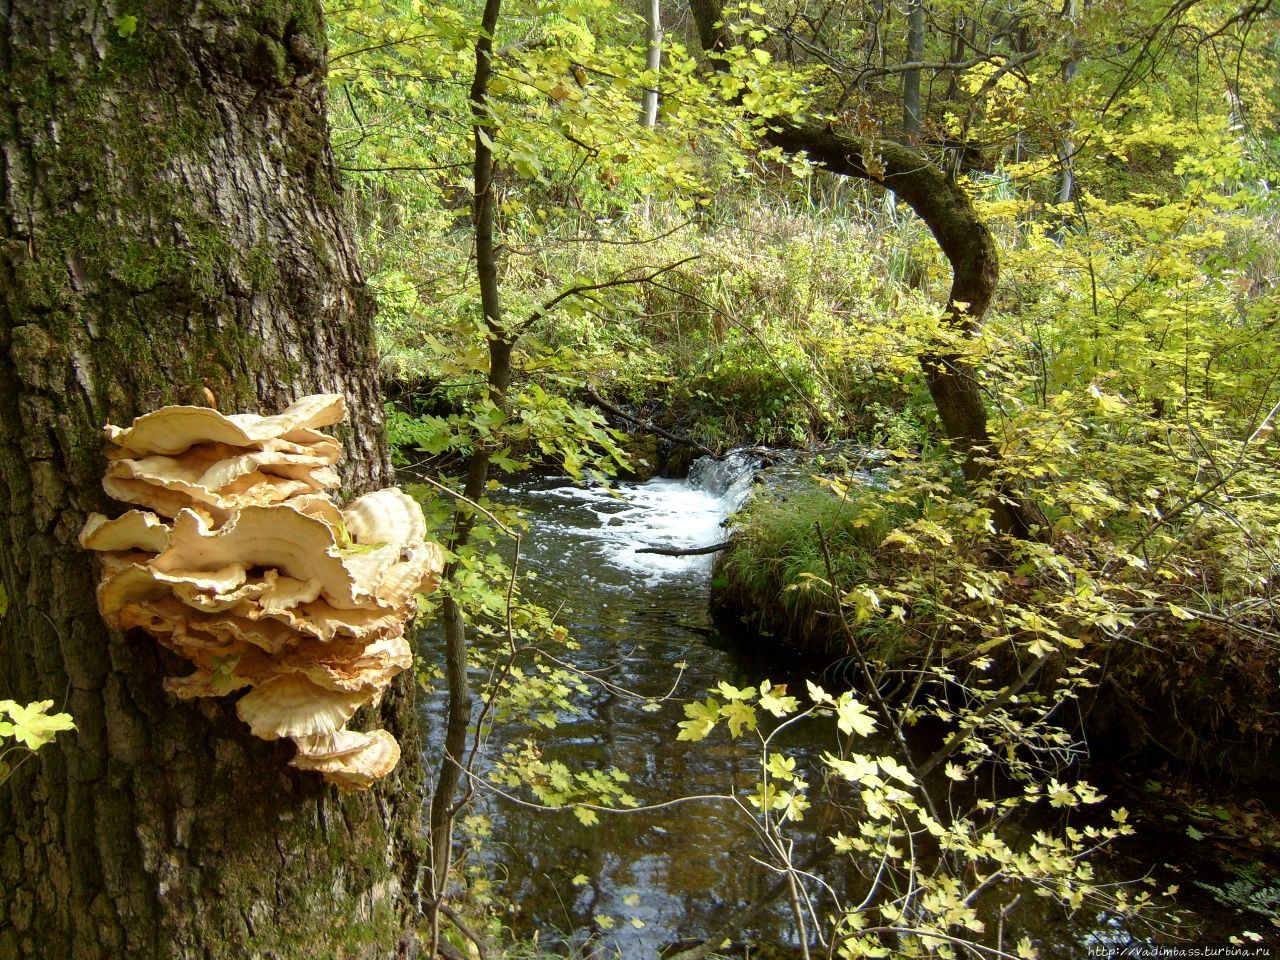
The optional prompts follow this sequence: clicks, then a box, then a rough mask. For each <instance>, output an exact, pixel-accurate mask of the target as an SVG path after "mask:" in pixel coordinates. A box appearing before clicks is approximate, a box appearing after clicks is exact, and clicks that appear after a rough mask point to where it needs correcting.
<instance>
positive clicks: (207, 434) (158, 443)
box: [105, 393, 346, 456]
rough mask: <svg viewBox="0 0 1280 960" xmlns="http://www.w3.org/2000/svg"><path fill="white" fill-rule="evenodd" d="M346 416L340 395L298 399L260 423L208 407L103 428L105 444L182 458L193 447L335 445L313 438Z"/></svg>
mask: <svg viewBox="0 0 1280 960" xmlns="http://www.w3.org/2000/svg"><path fill="white" fill-rule="evenodd" d="M345 416H346V401H345V400H344V399H343V397H342V395H341V394H337V393H320V394H315V395H313V396H309V397H302V398H301V399H300V400H296V401H295V402H294V403H292V404H290V405H289V406H288V407H286V408H285V410H284V411H283V412H282V413H278V414H276V415H275V416H273V417H261V416H257V415H256V414H251V413H236V414H225V413H219V412H218V411H217V410H214V409H212V408H211V407H183V406H170V407H161V408H160V409H159V410H154V411H152V412H151V413H148V414H144V415H143V416H141V417H138V418H137V419H136V420H134V421H133V425H132V426H130V427H116V426H112V425H111V424H108V425H107V426H106V428H105V433H106V435H107V439H108V440H110V441H111V442H112V443H115V444H118V445H119V446H121V447H123V448H124V449H126V450H129V451H131V452H132V453H134V454H138V455H141V456H148V455H150V454H155V453H159V454H165V455H168V456H172V455H173V454H177V453H182V452H183V451H184V450H187V449H188V448H190V447H191V446H193V445H194V444H197V443H210V442H211V443H226V444H231V445H233V446H237V447H252V446H257V445H260V444H263V443H265V442H266V441H270V440H285V441H289V442H294V443H303V444H306V443H308V442H309V441H314V440H315V439H316V438H323V439H324V440H325V441H327V442H328V443H336V441H334V440H333V439H332V438H330V437H325V436H324V435H323V434H317V433H316V432H315V428H316V427H327V426H330V425H331V424H334V423H338V422H339V421H341V420H342V419H343V418H344V417H345Z"/></svg>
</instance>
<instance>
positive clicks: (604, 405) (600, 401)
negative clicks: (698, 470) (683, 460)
mask: <svg viewBox="0 0 1280 960" xmlns="http://www.w3.org/2000/svg"><path fill="white" fill-rule="evenodd" d="M587 397H588V398H589V399H590V400H591V402H592V403H594V404H595V405H596V406H597V407H599V408H600V409H601V410H603V411H604V412H605V413H612V414H613V415H614V416H615V417H620V418H622V419H623V420H627V421H630V422H631V423H634V424H635V425H636V426H637V427H639V428H640V429H641V430H644V431H646V432H648V433H653V434H657V435H658V436H660V437H663V438H664V439H667V440H670V441H671V442H672V443H679V444H683V445H684V446H686V447H693V449H695V450H697V451H698V452H699V453H701V454H703V455H705V456H708V457H714V456H715V455H716V452H715V451H714V450H712V449H711V448H710V447H704V446H703V445H702V444H700V443H698V441H696V440H690V439H689V438H688V437H681V436H679V435H677V434H674V433H670V432H668V431H666V430H663V429H662V428H661V427H655V426H654V425H653V424H652V423H650V422H649V421H648V420H641V419H640V418H639V417H636V416H633V415H632V414H629V413H627V412H625V411H623V410H619V409H618V408H617V407H615V406H614V405H613V404H611V403H610V402H609V401H608V400H606V399H605V398H604V397H602V396H600V394H598V393H596V392H595V391H594V390H592V389H591V388H590V387H588V388H587Z"/></svg>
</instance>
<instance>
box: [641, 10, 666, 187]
mask: <svg viewBox="0 0 1280 960" xmlns="http://www.w3.org/2000/svg"><path fill="white" fill-rule="evenodd" d="M644 11H645V12H644V16H645V32H644V42H645V63H644V66H645V69H646V70H648V71H650V72H651V73H652V74H653V75H654V77H655V79H654V82H653V86H652V87H650V88H649V89H647V90H645V92H644V105H643V106H642V107H641V109H640V125H641V126H642V127H646V128H648V129H652V128H654V127H656V126H657V125H658V81H657V79H656V78H657V76H658V71H659V70H661V69H662V0H648V2H647V3H646V4H645V8H644ZM645 202H646V203H648V200H647V199H646V201H645Z"/></svg>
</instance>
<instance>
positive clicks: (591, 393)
mask: <svg viewBox="0 0 1280 960" xmlns="http://www.w3.org/2000/svg"><path fill="white" fill-rule="evenodd" d="M587 397H588V398H589V399H590V400H591V402H592V403H594V404H595V405H596V406H597V407H599V408H600V409H601V410H603V411H604V412H605V413H612V414H613V415H614V416H615V417H619V418H621V419H623V420H626V421H628V422H630V423H634V424H635V425H636V426H637V427H639V428H640V429H642V430H644V431H646V432H648V433H653V434H657V435H658V436H659V437H662V438H664V439H666V440H670V441H671V442H672V443H679V444H681V445H683V446H686V447H693V449H695V450H697V451H698V452H699V453H701V454H703V455H705V456H708V457H714V456H715V455H716V454H715V451H714V450H711V449H710V448H708V447H704V446H703V445H702V444H700V443H698V441H696V440H690V439H689V438H688V437H681V436H678V435H677V434H674V433H671V432H669V431H667V430H663V429H662V428H661V427H657V426H654V425H653V424H652V423H650V422H649V421H647V420H641V419H640V418H639V417H636V416H633V415H632V414H629V413H625V412H624V411H622V410H619V409H618V408H617V407H615V406H614V405H613V404H611V403H610V402H609V401H607V400H605V399H604V398H603V397H602V396H600V394H598V393H596V391H595V390H593V389H592V388H591V387H588V388H587ZM640 552H642V553H643V552H645V551H640Z"/></svg>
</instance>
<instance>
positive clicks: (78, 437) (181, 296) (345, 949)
mask: <svg viewBox="0 0 1280 960" xmlns="http://www.w3.org/2000/svg"><path fill="white" fill-rule="evenodd" d="M125 9H128V10H129V11H131V13H132V15H129V16H126V15H123V13H122V14H121V15H120V16H114V17H113V16H112V15H111V13H109V12H108V11H109V10H113V11H123V10H125ZM324 49H325V34H324V26H323V23H322V21H321V17H320V12H319V3H318V2H314V0H293V2H279V3H271V4H259V3H256V2H253V0H218V2H204V3H195V2H172V0H150V2H144V3H135V4H132V5H128V6H127V7H125V6H124V5H120V6H116V5H103V4H98V3H90V2H87V0H79V2H77V0H41V2H39V3H32V2H27V3H17V4H15V3H13V2H12V0H0V71H2V72H3V82H2V83H0V104H2V105H3V120H4V126H3V129H2V130H0V164H2V165H0V190H2V191H3V207H2V210H3V213H0V576H2V577H3V581H4V585H5V587H6V589H7V590H8V591H9V593H10V595H11V596H12V598H13V603H12V607H11V609H10V611H9V614H8V618H7V619H6V621H5V622H4V624H3V625H2V626H0V629H2V630H3V631H4V633H3V643H0V697H12V698H14V699H16V700H19V701H28V700H36V699H52V700H54V701H55V702H57V704H58V705H59V707H65V709H67V710H68V711H69V712H70V713H71V714H72V715H73V716H74V717H75V720H76V723H77V731H76V732H75V733H74V734H64V735H62V736H61V737H59V738H58V740H57V741H56V742H55V743H54V744H53V745H50V746H48V747H46V748H45V749H43V750H41V751H40V752H39V753H38V754H37V755H36V756H35V757H33V758H32V759H31V761H29V762H28V763H26V764H24V765H23V766H22V768H20V769H19V771H18V772H17V773H16V774H15V776H14V777H13V778H12V779H11V780H10V781H9V784H8V786H7V789H5V790H4V791H0V892H2V896H0V960H17V958H36V957H40V958H46V957H58V958H64V957H65V958H74V960H99V958H101V960H107V958H120V957H126V956H127V957H130V958H135V960H147V958H157V960H160V958H164V960H170V958H182V960H186V958H215V957H217V958H225V957H268V956H269V957H272V958H275V960H286V958H295V957H296V958H304V957H305V958H312V957H360V958H364V957H370V958H373V957H379V958H382V957H393V956H397V955H401V956H404V955H411V954H412V953H413V951H414V940H413V938H412V936H411V935H408V934H407V933H406V931H407V929H408V926H407V924H408V922H409V920H410V919H411V918H412V912H411V903H410V901H411V900H412V897H413V896H414V891H415V888H416V882H415V881H416V874H417V872H418V867H417V864H418V862H419V860H420V856H419V853H418V849H417V840H416V837H417V816H418V802H417V801H418V797H419V796H420V793H421V787H420V781H421V769H420V764H419V763H418V761H417V758H418V756H419V755H420V750H419V747H418V744H417V743H416V739H415V737H416V727H415V724H414V713H413V704H412V686H411V683H410V682H408V679H407V677H406V678H404V682H402V683H400V684H398V685H397V686H396V687H395V688H394V689H393V691H392V692H391V693H390V694H389V695H388V696H387V697H386V698H384V700H383V703H382V705H381V708H380V714H381V716H380V717H379V718H378V722H379V723H380V724H385V725H387V726H388V727H389V728H390V729H391V730H392V732H393V733H395V734H396V735H397V737H398V739H399V740H400V742H401V745H402V747H403V759H402V761H401V766H400V769H399V771H398V773H397V775H396V776H395V777H394V778H392V779H391V780H390V782H384V783H383V784H382V785H380V786H379V787H378V788H377V789H375V790H374V791H371V792H369V793H365V794H359V795H355V796H351V797H347V798H340V797H338V796H337V795H336V793H335V792H334V790H333V789H332V788H330V787H326V786H324V785H323V784H322V782H321V780H320V778H319V777H318V776H316V775H315V774H311V773H300V772H297V771H294V770H293V769H291V768H290V767H288V766H287V765H286V764H287V761H288V759H289V758H290V755H291V753H292V749H293V748H292V746H290V745H284V744H281V743H267V742H263V741H260V740H256V739H254V738H253V737H251V736H250V735H249V732H248V729H247V728H246V727H245V725H244V724H242V723H241V722H240V721H239V720H238V719H237V717H236V715H235V711H234V704H232V703H230V702H228V701H227V700H225V699H219V700H208V701H204V700H202V701H196V702H194V703H181V702H177V701H175V700H174V699H173V698H172V697H170V696H169V695H167V694H166V693H165V692H164V690H163V689H162V687H161V678H162V677H163V676H165V675H167V674H170V673H181V672H183V671H182V669H181V666H180V665H179V664H177V663H175V662H174V660H173V658H172V657H171V656H170V655H168V654H166V653H163V652H162V651H161V649H160V647H159V645H158V644H157V643H155V641H153V640H151V639H150V638H148V637H146V636H145V635H134V634H129V635H122V634H119V633H115V632H112V631H108V630H107V629H106V627H105V626H104V624H103V622H102V620H101V618H100V617H99V615H98V612H97V609H96V605H95V600H94V585H95V580H96V577H95V561H94V559H93V557H92V555H90V554H89V553H86V552H84V551H82V550H80V549H79V547H78V546H77V542H76V537H77V534H78V532H79V529H80V527H81V525H82V523H83V522H84V519H85V516H86V514H87V513H88V512H90V511H95V510H96V511H103V512H107V513H118V512H119V511H120V509H121V507H120V505H119V504H113V503H112V502H110V501H109V500H108V499H107V497H106V496H105V494H104V493H103V492H102V489H101V477H102V473H103V469H104V467H105V460H104V457H103V453H104V445H103V442H102V439H101V427H102V425H103V424H104V423H106V422H112V423H116V424H127V423H128V422H129V421H130V420H131V419H132V418H133V417H134V416H136V415H138V414H141V413H144V412H146V411H148V410H151V409H154V408H156V407H159V406H162V405H164V404H168V403H190V404H201V405H203V404H204V403H205V399H204V397H205V394H204V390H205V388H208V389H209V390H210V391H212V393H213V394H214V395H215V397H216V398H217V402H218V404H219V406H220V408H221V409H223V410H225V411H252V412H275V411H277V410H279V409H280V408H282V407H283V406H285V405H286V404H287V402H288V401H290V400H292V399H294V398H296V397H298V396H301V395H304V394H307V393H312V392H317V391H331V392H341V393H344V394H346V396H347V399H348V402H349V407H350V411H351V415H350V422H349V423H348V424H347V425H346V426H345V427H343V428H341V436H342V438H343V441H344V445H345V453H346V456H345V461H344V469H345V474H344V482H345V484H346V485H347V491H348V492H355V491H358V490H361V489H364V488H368V487H371V486H375V485H384V484H385V483H386V482H387V481H388V480H389V479H390V472H389V470H390V468H389V463H388V459H387V450H386V444H385V438H384V436H383V431H382V427H381V422H380V416H379V401H378V394H377V384H376V379H375V356H374V345H373V340H372V330H371V315H372V309H373V304H372V299H371V297H370V295H369V294H368V292H367V291H366V289H365V286H364V282H363V278H362V277H361V274H360V272H359V269H358V267H357V265H356V261H355V256H354V252H353V247H352V243H351V238H350V236H349V235H348V233H347V230H346V228H345V225H344V223H343V221H342V217H341V216H340V209H339V202H338V196H337V192H336V180H335V173H334V168H333V164H332V160H331V157H330V155H329V147H328V128H327V125H326V122H325V116H324V109H323V107H324V103H323V90H324V87H323V84H324V75H325V62H324Z"/></svg>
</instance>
